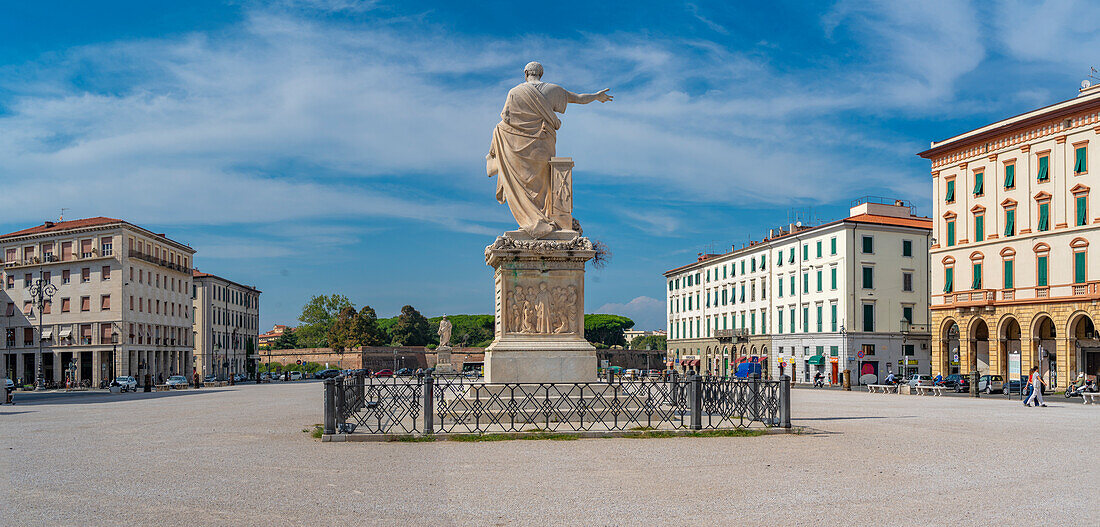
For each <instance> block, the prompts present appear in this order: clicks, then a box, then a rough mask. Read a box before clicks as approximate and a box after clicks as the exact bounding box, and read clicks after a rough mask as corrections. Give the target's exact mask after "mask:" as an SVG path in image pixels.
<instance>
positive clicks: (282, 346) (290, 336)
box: [268, 328, 298, 350]
mask: <svg viewBox="0 0 1100 527" xmlns="http://www.w3.org/2000/svg"><path fill="white" fill-rule="evenodd" d="M297 347H298V334H297V333H295V331H294V330H293V329H291V328H286V330H285V331H283V334H282V335H279V336H278V337H275V340H274V341H272V342H271V344H269V345H268V348H269V349H273V350H289V349H295V348H297Z"/></svg>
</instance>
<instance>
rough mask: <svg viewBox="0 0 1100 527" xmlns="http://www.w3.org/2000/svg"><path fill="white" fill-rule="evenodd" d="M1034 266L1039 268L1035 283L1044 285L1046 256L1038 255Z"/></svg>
mask: <svg viewBox="0 0 1100 527" xmlns="http://www.w3.org/2000/svg"><path fill="white" fill-rule="evenodd" d="M1036 267H1038V268H1039V283H1038V284H1036V285H1038V286H1040V287H1046V285H1047V257H1046V256H1040V257H1039V258H1038V259H1037V260H1036Z"/></svg>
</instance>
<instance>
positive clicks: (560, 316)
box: [485, 230, 596, 383]
mask: <svg viewBox="0 0 1100 527" xmlns="http://www.w3.org/2000/svg"><path fill="white" fill-rule="evenodd" d="M595 255H596V251H595V250H593V247H592V242H591V241H589V240H588V238H584V237H582V236H580V233H578V232H575V231H571V230H561V231H556V232H553V233H551V234H550V235H548V236H546V237H544V238H542V239H537V240H536V239H532V238H531V237H530V236H528V235H527V234H526V233H524V232H522V231H510V232H507V233H505V234H504V235H503V236H499V237H497V239H496V241H495V242H494V243H493V244H492V245H490V246H489V247H486V248H485V263H486V264H488V265H490V266H492V267H493V269H495V273H494V274H495V283H496V296H495V303H496V328H495V333H496V337H495V339H494V340H493V343H492V344H490V345H489V347H488V348H486V350H485V380H486V381H487V382H493V383H500V382H508V383H546V382H559V383H573V382H595V381H596V348H594V347H592V345H591V344H589V343H588V341H586V340H585V339H584V264H585V262H587V261H588V260H590V259H592V257H594V256H595Z"/></svg>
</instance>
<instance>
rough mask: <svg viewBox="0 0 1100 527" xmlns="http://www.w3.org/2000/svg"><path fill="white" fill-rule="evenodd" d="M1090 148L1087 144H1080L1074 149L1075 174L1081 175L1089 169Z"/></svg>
mask: <svg viewBox="0 0 1100 527" xmlns="http://www.w3.org/2000/svg"><path fill="white" fill-rule="evenodd" d="M1088 150H1089V149H1088V147H1087V146H1085V145H1081V146H1078V147H1077V148H1074V149H1073V153H1074V159H1073V173H1074V174H1078V175H1079V174H1084V173H1086V172H1088V171H1089V162H1088V157H1089V155H1088Z"/></svg>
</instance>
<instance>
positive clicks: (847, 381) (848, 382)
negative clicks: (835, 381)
mask: <svg viewBox="0 0 1100 527" xmlns="http://www.w3.org/2000/svg"><path fill="white" fill-rule="evenodd" d="M841 377H842V378H843V379H844V391H846V392H850V391H852V370H844V373H843V374H842V375H841Z"/></svg>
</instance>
